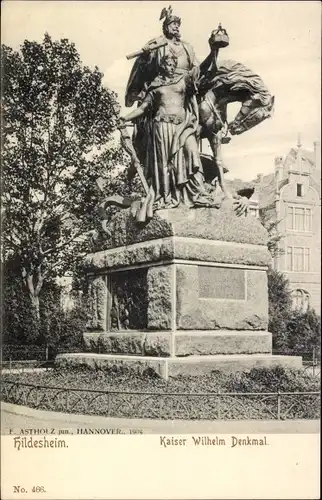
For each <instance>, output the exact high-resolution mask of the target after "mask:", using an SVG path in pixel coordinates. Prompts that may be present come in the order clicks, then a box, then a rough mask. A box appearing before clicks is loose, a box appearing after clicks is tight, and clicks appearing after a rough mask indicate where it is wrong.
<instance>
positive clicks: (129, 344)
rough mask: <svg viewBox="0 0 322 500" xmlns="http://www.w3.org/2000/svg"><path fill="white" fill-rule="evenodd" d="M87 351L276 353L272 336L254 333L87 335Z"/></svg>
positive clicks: (135, 332) (187, 353)
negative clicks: (273, 349) (273, 350)
mask: <svg viewBox="0 0 322 500" xmlns="http://www.w3.org/2000/svg"><path fill="white" fill-rule="evenodd" d="M84 341H85V345H86V348H87V349H86V350H88V351H92V352H100V353H104V354H137V355H142V356H188V355H197V354H201V355H212V354H256V353H266V354H269V353H271V352H272V334H271V333H270V332H267V331H265V330H264V331H254V330H177V331H170V332H164V331H155V332H144V331H126V330H125V331H121V332H86V333H85V334H84Z"/></svg>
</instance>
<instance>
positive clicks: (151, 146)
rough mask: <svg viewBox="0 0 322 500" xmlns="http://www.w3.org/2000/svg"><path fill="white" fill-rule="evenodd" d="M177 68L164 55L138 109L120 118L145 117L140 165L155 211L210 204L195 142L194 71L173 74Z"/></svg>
mask: <svg viewBox="0 0 322 500" xmlns="http://www.w3.org/2000/svg"><path fill="white" fill-rule="evenodd" d="M176 67H177V57H176V56H175V55H173V54H167V55H165V56H164V57H163V58H162V59H161V61H160V74H159V75H158V76H157V77H156V78H155V79H154V80H153V81H152V82H151V84H150V86H149V87H148V89H147V93H146V96H145V98H144V99H143V101H142V103H141V105H140V106H139V107H138V108H137V109H136V110H134V111H133V112H131V113H130V114H128V115H127V116H126V117H124V118H123V119H122V120H123V122H124V123H125V122H127V121H133V120H136V119H138V118H141V117H143V116H145V117H146V120H145V134H146V143H145V152H144V157H143V159H142V163H143V165H142V166H143V168H144V173H145V178H146V179H147V181H148V184H149V185H150V186H151V187H152V190H153V203H154V208H157V209H159V208H172V207H176V206H178V205H179V204H180V203H181V202H182V203H184V204H186V205H189V206H194V205H198V206H210V205H213V199H212V198H211V197H210V196H209V195H208V193H207V192H206V189H205V185H204V175H203V169H202V164H201V160H200V155H199V149H198V144H197V139H196V132H197V128H198V105H197V100H196V96H195V92H196V88H195V80H196V78H197V76H198V69H197V68H196V69H192V70H191V71H188V72H185V73H183V74H178V73H176Z"/></svg>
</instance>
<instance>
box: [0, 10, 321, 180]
mask: <svg viewBox="0 0 322 500" xmlns="http://www.w3.org/2000/svg"><path fill="white" fill-rule="evenodd" d="M168 5H169V4H168V3H166V2H159V1H141V2H137V1H127V2H124V1H110V2H108V1H99V2H96V1H87V2H85V1H74V2H72V1H68V0H65V1H60V2H55V1H48V0H47V1H35V2H34V1H24V2H19V1H12V0H4V2H3V3H2V20H1V25H2V43H5V44H6V45H9V46H11V47H12V48H14V49H16V50H18V49H19V46H20V44H21V43H23V41H24V40H25V39H28V40H36V41H39V42H41V41H42V39H43V35H44V33H45V32H48V33H49V35H50V36H51V37H52V38H54V39H60V38H68V39H69V40H70V41H72V42H74V43H75V45H76V47H77V49H78V51H79V53H80V56H81V59H82V61H83V63H84V64H86V65H88V66H90V67H94V66H95V65H97V66H98V67H99V69H100V70H101V71H102V72H103V73H104V83H105V84H106V85H107V86H108V87H110V88H111V89H112V90H114V91H115V92H117V94H118V97H119V100H120V103H121V104H122V105H124V92H125V87H126V83H127V79H128V76H129V73H130V70H131V67H132V65H133V60H132V61H128V60H127V59H126V55H127V54H129V53H132V52H134V51H137V50H139V49H141V48H142V46H144V45H145V44H146V43H147V41H148V40H150V39H151V38H154V37H156V36H159V35H160V34H161V28H162V22H160V21H159V17H160V13H161V10H162V8H163V7H167V6H168ZM171 5H172V8H173V11H174V13H175V14H177V15H179V16H180V17H181V20H182V24H181V34H182V39H183V40H185V41H187V42H189V43H190V44H191V45H192V46H193V47H194V50H195V52H196V55H197V57H198V59H199V60H200V61H202V60H203V59H204V58H205V57H206V56H207V55H208V53H209V51H208V38H209V35H210V33H211V31H212V30H214V29H216V28H217V26H218V23H219V22H221V23H222V25H223V27H224V28H226V30H227V31H228V34H229V37H230V45H229V46H228V47H227V48H225V49H222V50H221V51H220V53H219V61H220V60H224V59H233V60H236V61H239V62H241V63H243V64H245V65H246V66H248V67H249V68H251V69H252V70H253V71H254V72H255V73H258V74H259V75H260V76H261V78H262V79H263V81H264V83H265V84H266V86H267V87H268V89H269V90H270V92H271V94H273V95H275V113H274V115H273V117H272V118H270V119H268V120H265V121H264V122H263V123H262V124H260V125H259V126H257V127H255V128H253V129H251V130H249V131H247V132H245V133H244V134H242V135H240V136H238V137H233V139H232V141H231V143H230V144H228V145H225V146H224V147H223V155H224V161H225V165H226V166H227V167H228V169H229V174H228V177H230V178H233V177H239V178H242V179H244V180H250V179H253V178H254V177H256V175H257V174H259V173H264V174H266V173H270V172H272V171H273V168H274V157H275V156H283V155H286V154H287V153H288V151H289V149H290V148H292V147H294V146H296V144H297V140H298V134H299V133H300V134H301V142H302V145H303V147H304V148H306V149H311V150H312V149H313V141H315V140H320V134H321V126H320V121H321V118H320V109H321V101H320V99H321V98H320V93H321V6H320V2H318V1H308V0H306V1H297V2H292V1H287V2H283V1H278V2H273V1H268V2H264V1H238V2H234V1H226V2H216V1H211V2H207V1H198V2H194V1H189V2H188V1H179V2H171ZM128 111H129V110H128V109H126V108H123V114H125V113H127V112H128ZM237 111H238V105H236V104H232V105H229V108H228V116H229V119H233V117H234V115H235V114H236V112H237Z"/></svg>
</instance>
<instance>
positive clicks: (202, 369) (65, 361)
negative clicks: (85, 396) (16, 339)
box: [56, 353, 302, 379]
mask: <svg viewBox="0 0 322 500" xmlns="http://www.w3.org/2000/svg"><path fill="white" fill-rule="evenodd" d="M56 366H58V367H61V368H65V369H70V368H76V367H88V368H92V369H94V370H97V369H113V370H115V371H116V372H117V370H118V369H119V370H120V371H123V370H129V371H133V372H135V373H137V374H142V375H143V374H144V373H145V372H146V371H147V370H153V371H154V372H155V373H156V374H158V375H159V376H161V377H163V378H165V379H168V378H169V377H173V376H177V375H190V376H198V375H205V374H209V373H211V372H212V371H215V370H220V371H224V372H230V373H235V372H239V371H242V372H245V371H249V370H251V369H252V368H264V367H265V368H272V367H275V366H282V367H285V368H294V369H300V368H301V367H302V358H301V357H300V356H279V355H271V354H248V355H247V354H227V355H219V354H218V355H213V356H200V355H197V356H187V357H182V358H180V357H173V356H172V357H168V358H165V357H154V356H136V355H133V356H128V355H117V354H95V353H66V354H59V355H58V356H57V357H56Z"/></svg>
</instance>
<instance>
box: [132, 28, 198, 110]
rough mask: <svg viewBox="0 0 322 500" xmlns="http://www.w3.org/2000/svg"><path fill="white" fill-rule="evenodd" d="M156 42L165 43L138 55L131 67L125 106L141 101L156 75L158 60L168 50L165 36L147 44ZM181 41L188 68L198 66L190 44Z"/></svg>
mask: <svg viewBox="0 0 322 500" xmlns="http://www.w3.org/2000/svg"><path fill="white" fill-rule="evenodd" d="M150 43H151V44H153V43H156V44H158V45H161V44H166V45H165V46H163V47H160V48H158V49H156V50H152V51H151V52H150V53H149V54H148V56H145V55H144V56H139V57H138V58H137V59H136V61H135V63H134V65H133V68H132V71H131V73H130V77H129V80H128V83H127V87H126V93H125V106H126V107H131V106H133V104H134V103H135V101H142V100H143V99H144V97H145V94H146V91H147V89H148V87H149V86H150V84H151V82H152V81H153V80H154V79H155V78H156V77H157V75H158V73H159V68H160V61H161V59H162V57H163V56H164V55H166V54H167V53H168V52H169V46H168V40H167V38H166V37H165V36H160V37H158V38H154V39H153V40H150V41H149V42H148V44H150ZM181 43H182V45H183V47H184V49H185V51H186V53H187V56H188V61H189V63H190V64H189V68H188V69H192V68H193V67H194V66H198V61H197V60H196V56H195V53H194V50H193V48H192V46H191V45H190V44H189V43H187V42H184V41H182V40H181ZM148 44H147V45H148ZM179 71H180V70H179Z"/></svg>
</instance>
